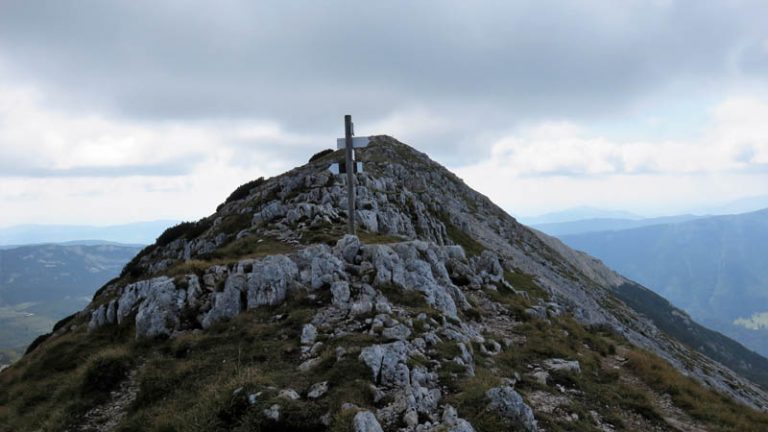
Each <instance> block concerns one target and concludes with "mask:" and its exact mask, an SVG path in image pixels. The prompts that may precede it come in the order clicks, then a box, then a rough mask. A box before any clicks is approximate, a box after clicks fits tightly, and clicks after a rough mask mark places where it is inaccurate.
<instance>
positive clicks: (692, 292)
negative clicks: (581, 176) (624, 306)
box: [539, 209, 768, 355]
mask: <svg viewBox="0 0 768 432" xmlns="http://www.w3.org/2000/svg"><path fill="white" fill-rule="evenodd" d="M687 218H692V219H688V220H686V219H687ZM665 219H667V220H666V221H665ZM679 219H680V220H679V221H677V222H676V223H669V222H674V221H675V218H661V219H655V220H654V219H650V220H644V221H635V222H636V223H640V224H643V223H648V224H649V226H641V227H638V228H632V229H616V228H614V229H613V230H611V231H600V232H583V233H580V234H562V233H563V232H566V231H567V230H568V229H575V228H577V227H579V226H582V227H589V226H591V224H593V222H594V221H581V222H580V223H577V222H571V223H569V224H559V225H550V226H544V227H542V226H540V227H539V228H540V229H542V230H544V231H545V232H548V233H549V234H554V235H558V233H557V232H556V231H557V230H559V231H560V234H559V235H558V237H559V238H560V239H561V240H562V241H564V242H565V243H566V244H568V245H569V246H571V247H573V248H575V249H580V250H583V251H585V252H587V253H588V254H590V255H593V256H595V257H597V258H599V259H601V260H603V261H604V262H605V263H606V264H607V265H608V266H609V267H611V268H613V269H615V270H617V271H619V272H620V273H622V274H624V275H626V276H628V277H629V278H631V279H634V280H635V281H637V282H639V283H641V284H643V285H645V286H647V287H649V288H651V289H653V290H655V291H656V292H657V293H659V294H660V295H662V296H663V297H665V298H667V299H669V300H670V301H671V302H672V303H673V304H675V305H676V306H678V307H681V308H682V309H684V310H685V311H687V312H688V313H689V314H690V315H691V316H692V317H693V318H694V319H695V320H697V321H699V322H701V323H702V324H704V325H706V326H708V327H710V328H713V329H715V330H717V331H720V332H722V333H724V334H726V335H728V336H730V337H732V338H734V339H736V340H738V341H739V342H741V343H743V344H744V345H746V346H747V347H750V348H751V349H753V350H755V351H757V352H759V353H761V354H763V355H768V209H765V210H761V211H756V212H751V213H745V214H740V215H730V216H711V217H698V218H696V217H690V216H681V217H679ZM661 221H664V222H667V223H661V224H660V223H659V222H661ZM624 224H625V225H624V226H630V225H631V223H629V222H624ZM594 225H595V226H596V225H599V224H594ZM621 225H622V224H621V223H616V224H614V227H618V226H621ZM608 226H610V224H604V225H603V227H608ZM548 229H549V231H547V230H548Z"/></svg>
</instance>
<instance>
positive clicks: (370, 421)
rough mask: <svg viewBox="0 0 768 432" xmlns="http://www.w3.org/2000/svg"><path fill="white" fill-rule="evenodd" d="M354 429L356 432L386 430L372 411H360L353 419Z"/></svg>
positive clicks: (381, 431) (380, 431) (379, 431)
mask: <svg viewBox="0 0 768 432" xmlns="http://www.w3.org/2000/svg"><path fill="white" fill-rule="evenodd" d="M352 430H354V431H355V432H384V430H383V429H382V428H381V425H380V424H379V421H378V420H376V416H374V415H373V413H372V412H370V411H360V412H359V413H357V414H355V418H354V419H353V420H352Z"/></svg>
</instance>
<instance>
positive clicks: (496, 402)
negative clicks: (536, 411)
mask: <svg viewBox="0 0 768 432" xmlns="http://www.w3.org/2000/svg"><path fill="white" fill-rule="evenodd" d="M485 396H486V397H487V398H488V399H489V400H490V403H489V404H488V408H487V409H488V410H490V411H494V412H496V413H498V414H499V415H500V416H501V417H503V418H505V419H507V420H509V421H510V422H512V423H513V424H515V425H517V426H520V427H521V428H522V429H523V430H525V431H527V432H536V431H538V430H539V427H538V425H537V424H536V419H535V418H534V417H533V410H531V407H529V406H528V405H526V404H525V401H523V397H522V396H520V394H519V393H518V392H516V391H515V389H513V388H512V387H509V386H502V387H494V388H492V389H490V390H488V391H487V392H486V393H485Z"/></svg>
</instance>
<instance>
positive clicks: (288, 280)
mask: <svg viewBox="0 0 768 432" xmlns="http://www.w3.org/2000/svg"><path fill="white" fill-rule="evenodd" d="M298 274H299V269H298V267H297V266H296V264H294V262H293V261H291V260H290V259H288V258H287V257H286V256H284V255H273V256H268V257H266V258H264V259H263V260H261V261H256V262H254V263H253V268H252V271H251V272H250V273H248V276H247V284H246V285H247V290H248V296H247V298H248V309H253V308H255V307H259V306H263V305H269V306H276V305H279V304H280V303H282V302H283V301H284V300H285V297H286V295H287V294H288V291H289V290H290V289H292V288H293V287H294V285H295V283H294V282H295V280H296V277H297V276H298Z"/></svg>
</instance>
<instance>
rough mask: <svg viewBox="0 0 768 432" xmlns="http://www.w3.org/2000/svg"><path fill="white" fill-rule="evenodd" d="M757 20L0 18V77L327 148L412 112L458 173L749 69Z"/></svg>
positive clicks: (699, 14)
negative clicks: (568, 122)
mask: <svg viewBox="0 0 768 432" xmlns="http://www.w3.org/2000/svg"><path fill="white" fill-rule="evenodd" d="M43 3H44V4H43ZM766 18H768V4H766V3H765V2H761V1H714V0H703V1H697V2H695V3H691V2H682V1H655V2H648V1H622V2H615V1H599V0H585V1H580V2H572V1H540V0H537V1H518V2H508V1H488V2H482V3H474V2H473V3H468V2H465V1H420V2H410V1H394V2H382V3H381V4H372V3H370V2H350V1H326V2H317V1H299V2H290V4H287V3H285V2H250V1H223V2H202V1H199V2H189V1H170V2H154V1H131V2H117V1H115V2H106V1H81V2H61V1H55V0H54V1H49V2H42V3H41V2H27V1H5V2H3V4H2V5H1V6H0V61H2V62H3V64H4V65H5V67H6V69H7V70H8V71H9V73H11V74H12V75H13V76H14V77H15V79H18V80H28V81H30V82H31V83H33V84H34V85H35V86H38V87H40V88H42V89H44V91H45V92H46V93H47V94H48V96H49V98H48V102H49V103H51V104H53V105H60V106H63V107H65V108H66V109H68V110H77V109H80V110H84V111H89V110H99V111H102V112H110V113H112V115H115V116H122V117H128V118H131V119H133V120H136V119H139V120H143V121H155V120H167V119H174V120H177V119H188V120H195V119H211V118H258V119H266V120H271V121H276V122H278V123H279V124H281V125H283V127H284V128H285V129H286V130H289V131H295V132H297V133H308V134H317V135H323V136H333V134H336V133H338V131H339V130H340V127H339V123H340V121H339V120H340V118H341V116H342V115H343V114H345V113H347V112H351V113H354V114H355V115H356V116H357V117H358V118H362V119H364V120H367V121H369V122H371V123H375V122H377V121H383V120H384V119H386V118H387V117H388V116H390V115H394V114H397V113H400V112H404V111H406V112H407V110H408V109H409V108H411V107H429V109H430V110H432V111H433V112H434V113H435V114H436V115H438V116H444V117H445V118H447V119H449V120H450V122H451V123H453V124H455V125H456V126H454V127H453V128H452V129H451V130H450V131H449V133H446V132H445V131H443V132H442V133H440V132H435V133H432V134H426V135H425V136H424V137H423V142H420V143H418V144H419V145H420V147H422V148H424V149H425V150H428V151H431V152H434V153H436V154H438V155H443V156H444V160H446V161H448V162H455V163H460V162H461V161H467V160H472V159H477V158H482V157H484V156H485V155H486V154H487V151H488V149H487V148H483V147H482V146H477V142H478V136H481V135H482V133H484V132H487V131H492V130H500V129H508V128H510V127H512V126H514V125H515V124H516V123H518V122H524V121H534V120H537V119H539V118H542V117H546V118H561V117H562V118H571V119H588V118H591V117H594V116H599V115H604V114H610V113H616V112H617V111H620V110H622V109H624V108H626V107H628V106H631V105H632V103H633V102H634V101H636V100H637V99H638V98H641V97H643V96H646V95H649V94H653V93H654V92H656V91H663V89H665V88H666V87H668V86H670V85H672V84H673V83H675V82H678V81H683V82H687V83H688V84H689V85H690V84H691V83H696V82H702V83H703V82H712V81H716V80H725V79H728V77H729V76H731V74H733V73H734V70H733V68H734V67H735V68H737V72H738V71H739V70H741V69H745V70H756V69H761V68H762V65H764V64H766V58H765V56H764V54H765V53H764V52H763V51H761V50H759V49H755V48H754V47H757V46H763V45H761V44H763V43H764V41H765V40H767V39H768V30H766V29H765V28H764V23H765V19H766ZM745 46H748V47H749V49H745V48H744V47H745ZM734 56H736V58H734ZM761 56H762V57H761ZM371 132H372V133H387V132H388V131H386V130H376V131H371ZM478 147H479V148H478Z"/></svg>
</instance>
